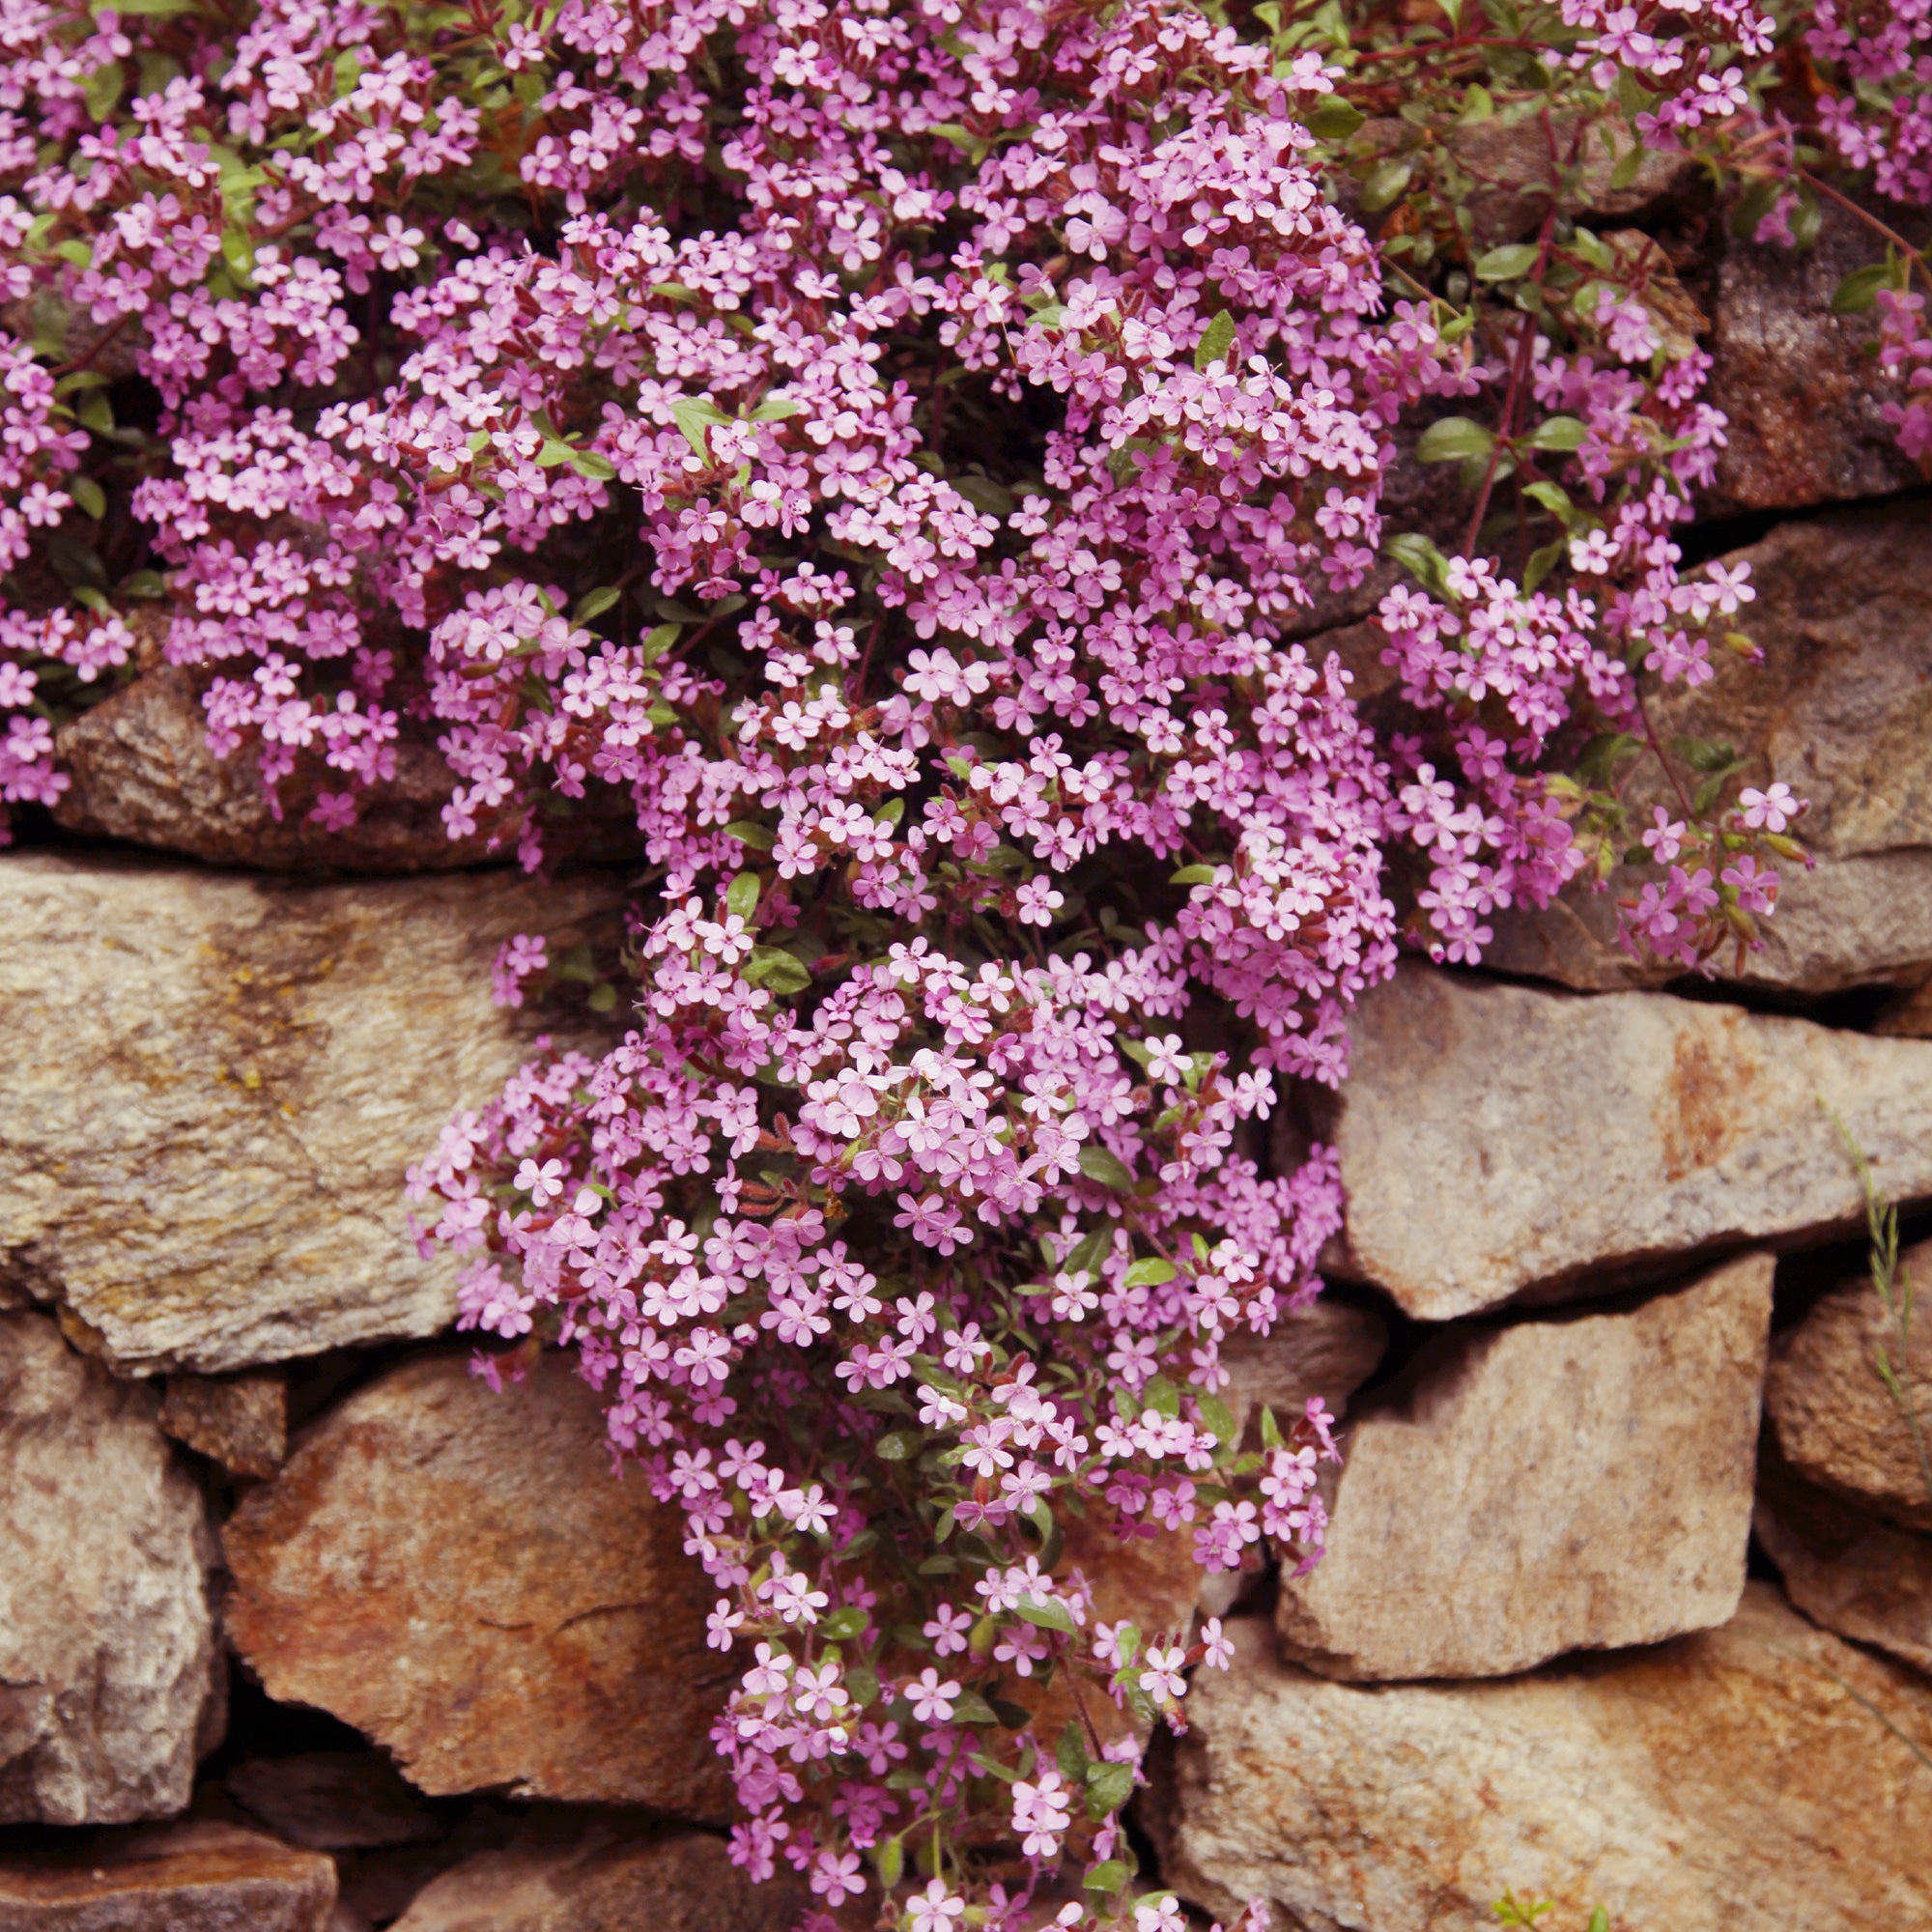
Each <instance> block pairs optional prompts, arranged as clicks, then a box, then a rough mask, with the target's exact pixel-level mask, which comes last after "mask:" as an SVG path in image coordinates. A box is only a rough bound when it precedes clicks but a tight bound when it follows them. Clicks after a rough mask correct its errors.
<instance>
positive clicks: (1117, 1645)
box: [1114, 1624, 1141, 1663]
mask: <svg viewBox="0 0 1932 1932" xmlns="http://www.w3.org/2000/svg"><path fill="white" fill-rule="evenodd" d="M1140 1648H1141V1634H1140V1631H1139V1629H1138V1627H1137V1626H1135V1625H1133V1624H1122V1625H1121V1627H1120V1628H1119V1629H1118V1630H1117V1631H1115V1633H1114V1649H1115V1650H1116V1652H1117V1653H1118V1654H1119V1656H1120V1660H1121V1662H1122V1663H1131V1662H1133V1661H1134V1659H1135V1658H1136V1657H1138V1656H1139V1655H1140Z"/></svg>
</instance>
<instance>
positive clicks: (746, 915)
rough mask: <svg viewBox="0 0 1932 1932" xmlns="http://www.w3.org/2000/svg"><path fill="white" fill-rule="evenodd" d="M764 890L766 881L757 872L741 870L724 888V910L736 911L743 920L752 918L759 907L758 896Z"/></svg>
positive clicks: (728, 911)
mask: <svg viewBox="0 0 1932 1932" xmlns="http://www.w3.org/2000/svg"><path fill="white" fill-rule="evenodd" d="M763 891H764V883H763V881H762V880H760V879H759V877H758V875H757V873H755V872H740V873H739V874H738V876H737V877H736V878H735V879H733V880H732V881H731V883H730V884H729V885H728V886H726V887H725V911H726V912H727V913H736V914H737V915H738V917H739V918H740V919H742V920H748V921H749V920H750V918H751V917H752V915H753V913H754V912H756V911H757V909H758V896H759V895H760V894H761V893H762V892H763Z"/></svg>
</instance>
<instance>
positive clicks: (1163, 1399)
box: [1141, 1376, 1180, 1421]
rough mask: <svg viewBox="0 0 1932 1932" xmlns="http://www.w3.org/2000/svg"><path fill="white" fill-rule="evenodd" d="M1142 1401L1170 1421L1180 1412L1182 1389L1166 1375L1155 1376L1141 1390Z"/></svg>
mask: <svg viewBox="0 0 1932 1932" xmlns="http://www.w3.org/2000/svg"><path fill="white" fill-rule="evenodd" d="M1141 1401H1142V1403H1143V1404H1144V1405H1145V1406H1147V1407H1149V1408H1151V1409H1152V1410H1153V1412H1154V1413H1155V1414H1156V1415H1164V1416H1166V1417H1167V1418H1168V1419H1169V1420H1170V1421H1172V1420H1173V1419H1174V1417H1176V1416H1177V1415H1179V1413H1180V1391H1179V1389H1178V1388H1176V1387H1175V1385H1174V1384H1173V1383H1172V1382H1171V1381H1169V1380H1168V1378H1166V1377H1165V1376H1155V1377H1154V1378H1153V1379H1152V1380H1151V1382H1149V1383H1148V1385H1147V1387H1146V1388H1144V1389H1142V1390H1141Z"/></svg>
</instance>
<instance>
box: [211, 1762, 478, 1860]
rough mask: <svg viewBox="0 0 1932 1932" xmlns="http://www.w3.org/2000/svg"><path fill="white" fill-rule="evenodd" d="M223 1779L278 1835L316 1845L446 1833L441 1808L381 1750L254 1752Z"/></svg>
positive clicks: (340, 1847) (351, 1845)
mask: <svg viewBox="0 0 1932 1932" xmlns="http://www.w3.org/2000/svg"><path fill="white" fill-rule="evenodd" d="M222 1781H223V1784H224V1785H225V1786H226V1789H227V1792H228V1795H229V1796H230V1797H231V1798H232V1799H234V1800H235V1802H236V1803H237V1804H240V1805H241V1808H242V1809H243V1810H244V1811H246V1812H248V1813H249V1814H250V1815H251V1816H252V1817H255V1818H259V1819H260V1820H261V1821H262V1823H263V1824H264V1825H266V1826H268V1828H269V1829H270V1831H271V1832H273V1833H275V1835H276V1836H277V1837H281V1838H286V1839H287V1840H288V1841H289V1843H290V1844H292V1845H304V1846H306V1847H307V1848H308V1849H309V1850H310V1851H315V1852H346V1851H361V1850H367V1849H370V1848H372V1847H375V1846H379V1845H412V1844H415V1843H417V1842H419V1841H420V1840H422V1839H425V1838H435V1837H438V1836H440V1834H441V1828H440V1824H439V1823H438V1820H437V1816H436V1813H435V1812H434V1811H432V1810H431V1809H430V1807H429V1806H428V1805H427V1804H424V1803H423V1801H422V1800H421V1799H420V1798H419V1797H417V1795H416V1794H415V1793H414V1792H413V1791H412V1790H411V1789H410V1787H409V1786H408V1785H407V1784H406V1783H404V1782H403V1779H402V1777H401V1776H400V1775H399V1774H398V1773H397V1771H396V1769H395V1767H394V1766H393V1765H392V1764H390V1762H389V1761H388V1759H387V1758H385V1757H384V1756H383V1755H382V1754H381V1753H380V1752H377V1751H345V1750H327V1751H299V1752H298V1753H297V1754H296V1755H295V1756H293V1757H260V1758H249V1759H246V1760H244V1761H243V1762H242V1763H241V1764H238V1765H237V1766H236V1767H235V1769H234V1770H233V1771H231V1772H230V1773H229V1774H228V1776H227V1777H226V1778H224V1779H223V1780H222Z"/></svg>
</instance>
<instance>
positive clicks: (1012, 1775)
mask: <svg viewBox="0 0 1932 1932" xmlns="http://www.w3.org/2000/svg"><path fill="white" fill-rule="evenodd" d="M966 1762H967V1763H968V1764H970V1765H971V1766H972V1767H973V1769H974V1770H975V1771H981V1772H984V1773H985V1775H986V1776H988V1777H997V1778H998V1779H999V1780H1000V1782H1001V1783H1002V1784H1017V1783H1018V1782H1019V1781H1020V1775H1019V1773H1018V1772H1016V1771H1014V1770H1013V1769H1012V1768H1011V1766H1009V1765H1004V1764H1001V1763H999V1762H998V1761H997V1760H996V1759H993V1758H990V1757H982V1756H981V1755H980V1753H979V1752H978V1751H975V1752H974V1753H973V1754H972V1756H971V1757H969V1758H968V1759H967V1760H966Z"/></svg>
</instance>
